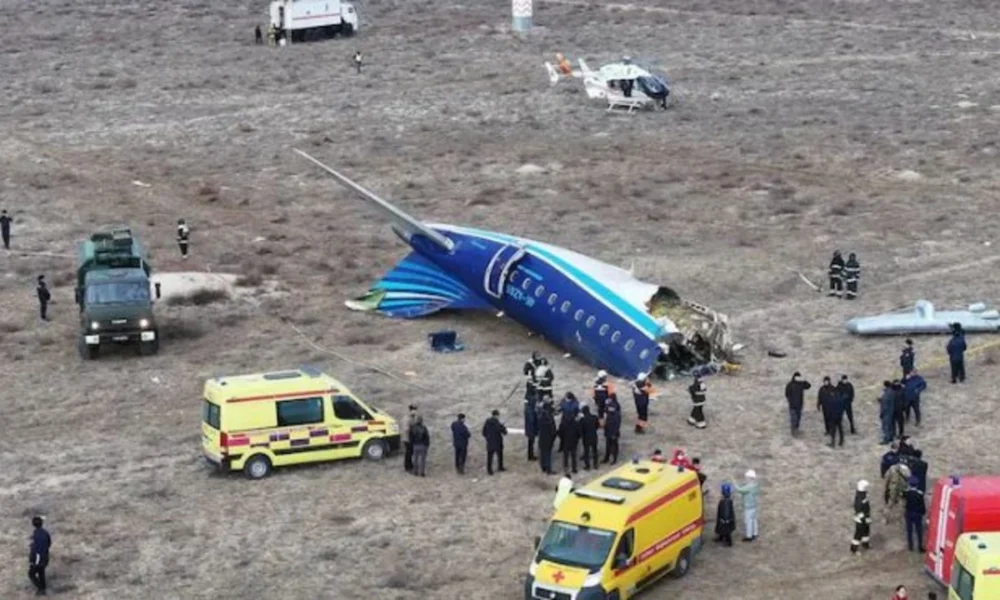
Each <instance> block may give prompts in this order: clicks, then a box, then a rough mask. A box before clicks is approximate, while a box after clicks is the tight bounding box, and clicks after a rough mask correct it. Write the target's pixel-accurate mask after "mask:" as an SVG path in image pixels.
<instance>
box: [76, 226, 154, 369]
mask: <svg viewBox="0 0 1000 600" xmlns="http://www.w3.org/2000/svg"><path fill="white" fill-rule="evenodd" d="M151 272H152V267H150V265H149V263H148V262H147V260H146V255H145V251H144V249H143V248H142V246H141V244H139V241H138V240H137V239H135V238H134V237H133V236H132V232H131V230H130V229H128V228H127V227H124V226H119V227H114V228H109V229H108V230H106V231H101V232H98V233H95V234H93V235H91V236H90V238H89V239H87V240H84V241H83V242H81V243H80V246H79V252H78V261H77V285H76V303H77V304H78V305H79V307H80V340H79V346H80V353H81V355H82V356H83V357H84V358H86V359H94V358H97V356H98V355H99V353H100V348H101V346H102V345H107V344H120V343H127V344H136V345H137V346H138V349H139V352H140V353H141V354H143V355H149V354H155V353H156V352H157V351H158V350H159V341H160V340H159V330H158V328H157V325H156V318H155V316H154V314H153V302H154V300H155V299H156V298H159V297H160V289H159V286H156V287H155V292H154V291H153V290H152V289H151V285H150V275H151ZM154 296H155V298H154Z"/></svg>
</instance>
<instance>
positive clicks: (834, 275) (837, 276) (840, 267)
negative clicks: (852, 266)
mask: <svg viewBox="0 0 1000 600" xmlns="http://www.w3.org/2000/svg"><path fill="white" fill-rule="evenodd" d="M829 274H830V293H829V294H827V295H828V296H835V297H837V298H841V297H843V295H844V257H843V256H841V255H840V250H835V251H834V252H833V258H832V259H830V269H829Z"/></svg>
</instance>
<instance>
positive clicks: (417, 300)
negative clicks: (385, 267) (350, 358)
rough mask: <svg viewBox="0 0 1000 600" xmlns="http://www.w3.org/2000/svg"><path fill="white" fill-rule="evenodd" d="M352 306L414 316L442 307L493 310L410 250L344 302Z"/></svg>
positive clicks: (435, 266) (402, 317) (408, 316)
mask: <svg viewBox="0 0 1000 600" xmlns="http://www.w3.org/2000/svg"><path fill="white" fill-rule="evenodd" d="M345 304H346V305H347V307H348V308H350V309H352V310H362V311H376V312H380V313H382V314H384V315H387V316H390V317H394V318H401V319H414V318H417V317H423V316H426V315H429V314H432V313H435V312H437V311H439V310H444V309H468V310H493V308H494V307H493V306H492V305H491V304H490V303H489V302H487V301H486V300H485V299H483V298H482V297H481V296H479V295H478V294H476V293H475V292H473V291H472V290H470V289H469V288H468V287H466V285H465V284H463V283H462V282H461V281H459V280H458V279H456V278H455V277H453V276H451V275H449V274H448V273H446V272H444V271H442V270H441V268H440V267H438V266H437V265H435V264H434V263H432V262H431V261H429V260H427V259H426V258H424V257H422V256H421V255H419V254H417V253H416V252H411V253H410V254H409V255H408V256H407V257H406V258H404V259H403V260H401V261H399V263H398V264H397V265H396V266H395V268H393V269H392V270H391V271H389V272H388V273H386V274H385V276H384V277H382V279H381V280H380V281H379V282H378V283H376V284H375V285H374V286H372V288H371V289H370V290H368V293H367V294H365V295H364V296H362V297H360V298H355V299H354V300H348V301H347V302H345Z"/></svg>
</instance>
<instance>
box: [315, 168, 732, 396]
mask: <svg viewBox="0 0 1000 600" xmlns="http://www.w3.org/2000/svg"><path fill="white" fill-rule="evenodd" d="M300 154H302V155H303V156H305V157H306V158H308V159H309V160H312V161H313V162H314V163H316V164H317V165H319V166H321V167H322V168H323V169H324V170H326V171H327V172H328V173H330V174H331V175H333V176H334V177H335V178H336V179H337V180H338V181H340V182H341V183H342V184H344V185H345V186H346V187H348V188H350V189H352V190H354V191H355V192H358V193H359V194H360V195H361V196H363V197H364V198H365V199H367V200H368V201H369V202H370V203H371V204H372V205H374V206H376V207H378V208H379V209H380V210H381V211H382V212H383V213H384V214H385V215H386V216H387V217H388V220H389V221H390V222H391V223H392V226H393V230H394V231H395V232H396V234H397V235H399V237H400V238H401V239H403V240H404V241H405V242H406V243H408V244H409V245H410V247H411V248H413V252H411V253H410V254H409V255H408V256H406V257H405V258H404V259H403V260H402V261H400V262H399V263H398V264H397V265H396V266H395V268H393V269H392V270H391V271H389V272H388V273H387V274H386V275H385V276H384V277H383V278H382V279H381V280H380V281H379V282H377V283H376V284H375V285H374V286H373V287H372V289H371V290H370V291H369V292H368V293H367V294H366V295H365V296H364V297H362V298H359V299H356V300H351V301H348V302H347V306H348V307H349V308H352V309H355V310H372V311H377V312H380V313H382V314H385V315H388V316H390V317H398V318H416V317H422V316H425V315H429V314H431V313H434V312H437V311H440V310H444V309H471V310H476V309H483V310H499V311H501V312H502V313H503V314H504V315H505V316H507V317H508V318H511V319H513V320H515V321H517V322H519V323H521V324H522V325H524V326H525V327H527V328H529V329H531V330H532V331H534V332H536V333H538V334H540V335H542V336H543V337H545V338H546V339H547V340H549V341H550V342H552V343H554V344H556V345H557V346H559V347H560V348H562V349H564V350H565V351H567V352H569V353H571V354H572V355H574V356H576V357H578V358H581V359H583V360H585V361H586V362H588V363H589V364H591V365H593V366H595V367H598V368H601V369H605V370H607V371H608V372H609V373H611V374H613V375H615V376H617V377H628V378H632V377H635V376H636V375H638V373H640V372H646V373H649V372H651V371H653V370H654V369H655V368H656V367H657V365H658V363H660V362H662V361H663V360H664V359H668V362H672V363H674V364H673V367H675V368H676V369H677V370H687V369H689V368H692V367H694V366H697V365H700V364H705V363H708V362H711V361H714V360H733V357H732V351H733V346H732V344H731V342H730V340H729V335H728V323H727V320H726V317H725V316H724V315H720V314H718V313H716V312H714V311H712V310H711V309H708V308H705V307H702V306H700V305H698V304H695V303H691V302H687V301H684V300H682V299H680V298H679V297H678V296H677V295H676V294H675V293H674V292H673V291H671V290H669V289H668V288H664V287H660V286H656V285H653V284H649V283H645V282H643V281H640V280H638V279H636V278H635V277H633V276H632V274H631V273H630V272H628V271H626V270H624V269H620V268H618V267H615V266H612V265H609V264H606V263H603V262H601V261H598V260H595V259H593V258H590V257H588V256H584V255H582V254H578V253H576V252H572V251H570V250H566V249H564V248H560V247H558V246H553V245H550V244H545V243H542V242H536V241H533V240H528V239H524V238H519V237H514V236H510V235H506V234H502V233H497V232H493V231H483V230H479V229H472V228H469V227H458V226H454V225H443V224H425V223H423V222H420V221H418V220H416V219H414V218H413V217H410V216H409V215H407V214H405V213H403V212H402V211H400V210H399V209H398V208H397V207H395V206H393V205H391V204H389V203H388V202H386V201H385V200H383V199H381V198H379V197H377V196H376V195H375V194H373V193H372V192H370V191H368V190H365V189H364V188H362V187H360V186H359V185H357V184H356V183H354V182H352V181H350V180H349V179H347V178H346V177H344V176H343V175H341V174H339V173H337V172H336V171H334V170H332V169H330V168H329V167H326V166H325V165H322V163H319V162H318V161H316V160H315V159H313V158H312V157H309V156H308V155H306V154H305V153H302V152H300ZM668 349H669V350H668ZM664 354H665V355H666V356H664Z"/></svg>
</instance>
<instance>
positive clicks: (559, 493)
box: [552, 473, 573, 510]
mask: <svg viewBox="0 0 1000 600" xmlns="http://www.w3.org/2000/svg"><path fill="white" fill-rule="evenodd" d="M572 493H573V478H572V477H570V475H569V473H566V474H565V475H563V476H562V479H560V480H559V487H557V488H556V497H555V498H553V499H552V508H554V509H556V510H559V506H560V505H561V504H562V503H563V502H565V501H566V499H567V498H569V495H570V494H572Z"/></svg>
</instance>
